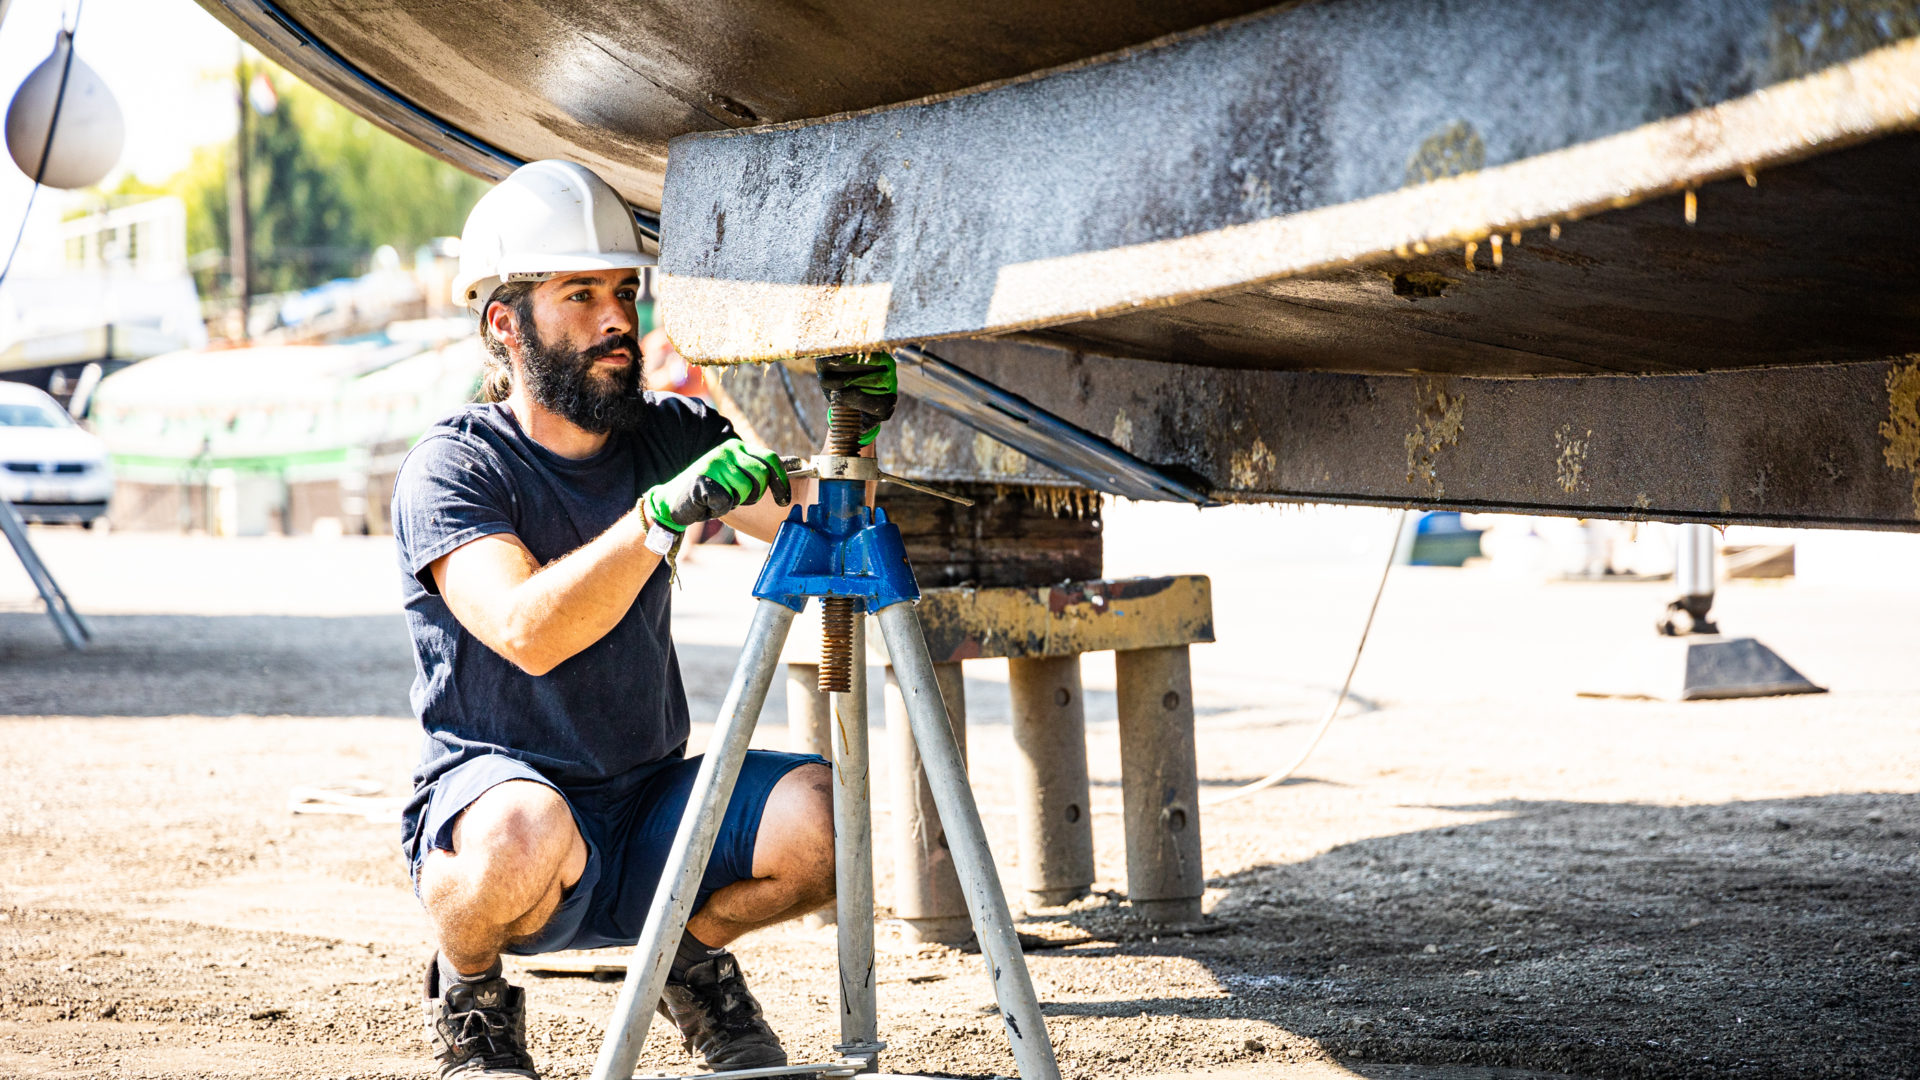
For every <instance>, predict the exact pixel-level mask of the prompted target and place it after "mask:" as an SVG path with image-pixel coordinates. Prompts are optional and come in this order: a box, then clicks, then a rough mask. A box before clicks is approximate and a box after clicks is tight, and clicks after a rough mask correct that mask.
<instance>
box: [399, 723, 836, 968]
mask: <svg viewBox="0 0 1920 1080" xmlns="http://www.w3.org/2000/svg"><path fill="white" fill-rule="evenodd" d="M810 762H819V763H821V764H824V763H825V761H824V759H822V758H820V757H817V756H815V755H813V754H783V753H777V752H774V751H770V750H749V751H747V758H746V761H745V763H744V764H742V765H741V767H740V779H739V781H738V782H737V783H736V784H735V785H734V789H733V798H732V800H730V801H729V802H728V803H727V816H726V819H725V821H724V822H723V823H722V824H721V826H720V835H719V836H718V837H717V838H715V840H714V844H713V857H712V858H711V859H709V860H708V862H707V872H706V875H705V876H704V877H702V878H701V879H700V892H699V895H698V896H697V897H696V898H695V900H694V910H696V911H697V910H699V908H700V906H701V905H702V904H705V903H706V902H707V897H709V896H711V895H713V894H714V893H715V892H717V891H718V890H720V889H724V888H726V887H727V886H728V885H731V884H733V883H734V882H736V881H744V880H746V879H748V878H751V877H752V876H753V844H754V839H755V838H756V837H757V836H758V834H759V831H760V816H761V813H762V811H764V810H765V809H766V806H767V796H768V795H769V794H771V793H772V792H773V788H774V785H775V784H778V783H779V782H780V778H781V777H783V776H785V775H787V774H788V773H789V772H792V771H793V770H794V769H797V768H799V767H800V766H802V765H805V764H808V763H810ZM699 771H700V759H699V758H697V757H692V758H668V759H666V760H664V761H657V762H654V763H653V764H650V765H643V766H641V767H640V768H637V769H634V770H632V771H631V772H628V773H626V774H624V775H621V776H617V777H614V778H613V779H611V780H604V781H601V782H599V783H597V784H593V785H585V786H570V787H561V786H560V785H558V784H556V783H554V782H553V781H551V780H549V779H547V778H546V777H544V776H542V775H541V774H540V773H539V772H537V771H536V770H535V769H534V768H533V767H532V766H530V765H528V764H526V763H525V762H523V761H519V760H517V759H515V758H510V757H507V756H506V755H504V754H488V755H487V756H485V757H479V758H475V759H473V760H472V761H468V762H463V763H462V764H460V765H458V766H455V767H454V768H453V769H450V770H448V771H447V772H446V773H443V774H442V775H441V776H440V777H438V778H437V779H436V780H435V781H434V782H433V789H432V792H431V794H430V795H429V796H428V801H427V807H426V812H425V813H424V814H423V815H422V818H421V822H420V830H419V833H418V835H419V837H420V840H421V842H420V843H419V845H418V848H417V850H418V854H417V855H416V856H415V857H414V861H413V865H412V867H411V870H412V873H413V881H414V888H415V890H416V891H417V890H418V889H419V887H420V864H421V863H422V862H423V861H424V860H425V859H426V857H427V852H428V851H430V850H433V849H439V850H441V851H452V850H453V823H454V819H456V818H458V817H459V816H460V814H461V812H462V811H464V810H466V808H467V807H469V806H471V805H473V801H474V800H475V799H478V798H479V797H480V796H481V795H484V794H486V792H487V791H488V790H489V789H490V788H492V787H493V786H494V785H496V784H501V783H505V782H506V781H509V780H531V781H533V782H535V783H538V784H545V785H546V786H548V787H550V788H552V789H553V790H554V791H556V792H559V794H560V797H561V798H563V799H565V800H566V801H567V806H568V808H569V809H571V810H572V811H573V823H574V824H575V825H576V826H578V827H579V829H580V836H581V838H582V839H583V840H585V841H586V842H587V868H586V870H585V871H583V872H582V873H581V875H580V880H579V881H578V882H576V883H575V884H574V886H573V889H572V890H571V891H570V892H568V893H567V895H566V897H565V898H564V899H562V900H561V901H560V907H559V909H558V910H556V911H555V912H554V913H553V918H551V919H548V920H547V925H546V926H544V927H542V928H541V929H540V931H539V932H538V933H537V934H535V935H533V936H532V937H531V938H529V939H525V940H522V941H518V942H515V943H513V944H511V945H508V946H507V951H508V952H511V953H519V954H523V955H524V954H531V953H544V952H555V951H557V950H560V949H597V948H602V947H604V946H608V945H631V944H633V943H634V942H635V941H636V940H638V938H639V937H640V929H641V927H642V926H644V925H645V924H646V921H647V908H648V907H649V906H650V905H651V904H652V902H653V892H654V886H655V885H657V884H658V883H659V881H660V877H661V874H662V873H663V872H664V871H665V869H666V865H667V855H668V852H669V851H670V850H671V849H672V847H673V835H674V832H675V831H676V830H678V829H679V828H680V817H681V815H682V814H683V813H684V812H685V811H686V808H687V799H688V796H689V795H691V794H692V791H693V778H694V775H695V774H696V773H698V772H699Z"/></svg>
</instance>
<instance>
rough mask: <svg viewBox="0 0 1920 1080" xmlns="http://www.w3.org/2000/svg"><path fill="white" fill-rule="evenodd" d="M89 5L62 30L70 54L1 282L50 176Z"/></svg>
mask: <svg viewBox="0 0 1920 1080" xmlns="http://www.w3.org/2000/svg"><path fill="white" fill-rule="evenodd" d="M86 6H87V0H80V2H79V3H77V4H75V5H74V6H73V25H72V26H66V27H62V28H61V30H60V34H61V36H62V37H64V38H65V39H66V42H67V58H66V59H65V60H64V61H62V62H61V64H60V87H59V89H58V90H56V91H55V92H54V95H53V114H52V115H51V116H49V117H47V141H46V142H44V143H42V144H41V146H40V164H39V166H38V167H37V168H35V169H34V170H33V189H32V190H31V191H29V192H27V208H26V209H25V210H23V211H21V213H20V228H18V229H17V230H15V231H14V234H13V247H12V248H11V249H10V250H9V251H8V252H7V263H6V265H5V266H0V285H4V284H6V282H7V275H8V274H11V273H13V260H14V258H15V256H17V255H19V254H20V240H21V238H22V237H24V236H26V235H27V222H28V221H29V220H31V219H32V218H33V200H34V197H35V196H37V195H39V194H40V181H41V180H43V179H45V178H46V175H47V162H48V161H50V160H51V159H52V158H53V136H54V133H55V132H57V131H59V130H60V109H61V107H62V106H63V105H65V104H66V103H67V76H68V75H71V74H72V73H73V38H74V35H75V34H77V33H79V32H80V13H81V11H83V10H85V9H86Z"/></svg>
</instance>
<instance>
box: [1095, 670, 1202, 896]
mask: <svg viewBox="0 0 1920 1080" xmlns="http://www.w3.org/2000/svg"><path fill="white" fill-rule="evenodd" d="M1113 667H1114V675H1115V681H1116V683H1117V688H1118V691H1119V695H1118V696H1119V699H1120V789H1121V800H1122V804H1123V807H1124V816H1125V820H1126V829H1127V894H1128V896H1129V897H1130V898H1131V899H1132V901H1133V908H1134V911H1135V913H1137V914H1138V915H1140V916H1141V917H1142V918H1144V919H1147V920H1148V921H1150V922H1156V923H1191V922H1198V921H1199V920H1200V895H1201V893H1202V892H1203V891H1205V889H1206V876H1205V875H1204V874H1203V873H1201V870H1200V797H1199V796H1200V775H1199V768H1198V765H1197V764H1196V762H1195V759H1194V747H1193V667H1192V665H1191V663H1190V662H1189V659H1188V656H1187V647H1186V646H1185V645H1176V646H1171V647H1168V648H1158V649H1132V650H1128V651H1125V652H1116V653H1114V657H1113Z"/></svg>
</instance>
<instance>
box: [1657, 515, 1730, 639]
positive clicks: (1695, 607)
mask: <svg viewBox="0 0 1920 1080" xmlns="http://www.w3.org/2000/svg"><path fill="white" fill-rule="evenodd" d="M1714 539H1715V536H1714V531H1713V526H1711V525H1682V526H1680V537H1679V539H1678V540H1676V541H1675V542H1674V549H1675V550H1674V553H1673V583H1674V584H1675V585H1676V586H1678V588H1679V592H1680V598H1679V599H1677V600H1675V601H1674V602H1673V603H1671V604H1668V605H1667V613H1666V615H1665V617H1663V618H1662V619H1661V621H1660V623H1659V630H1660V632H1661V633H1663V634H1679V633H1683V632H1684V633H1689V634H1717V633H1719V632H1720V628H1719V627H1718V626H1716V625H1714V622H1713V620H1712V619H1711V618H1710V617H1709V615H1710V614H1711V613H1712V611H1713V592H1714V584H1715V580H1714V579H1715V576H1716V572H1715V568H1714V565H1713V563H1714V550H1713V545H1714ZM1676 612H1684V613H1685V614H1686V616H1687V627H1686V629H1685V630H1684V631H1682V630H1681V628H1680V625H1679V623H1678V622H1676V621H1675V618H1674V616H1675V613H1676Z"/></svg>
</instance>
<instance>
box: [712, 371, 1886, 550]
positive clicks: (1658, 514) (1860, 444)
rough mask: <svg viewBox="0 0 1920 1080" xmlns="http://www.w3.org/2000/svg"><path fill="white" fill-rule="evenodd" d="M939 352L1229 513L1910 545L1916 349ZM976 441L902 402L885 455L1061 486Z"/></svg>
mask: <svg viewBox="0 0 1920 1080" xmlns="http://www.w3.org/2000/svg"><path fill="white" fill-rule="evenodd" d="M941 351H942V354H943V355H944V356H945V357H946V358H947V359H948V360H950V361H952V362H953V363H955V364H956V365H958V366H960V367H962V368H965V369H966V370H968V371H971V372H973V373H974V374H976V375H979V376H981V377H983V378H986V379H988V380H990V381H992V382H995V383H998V384H1000V385H1002V386H1005V387H1006V388H1008V389H1009V390H1011V391H1013V392H1014V393H1018V394H1024V395H1027V396H1030V397H1033V398H1034V399H1035V400H1041V401H1045V402H1047V403H1048V405H1049V406H1050V407H1051V408H1052V409H1053V411H1054V412H1056V413H1058V414H1059V415H1060V416H1061V417H1062V418H1063V419H1065V420H1068V421H1070V422H1072V423H1075V424H1078V425H1079V426H1081V427H1083V428H1086V429H1087V430H1089V431H1091V432H1092V433H1094V434H1095V435H1098V436H1101V437H1103V438H1106V439H1109V440H1110V441H1112V442H1113V443H1114V444H1115V445H1117V446H1120V447H1122V448H1123V449H1126V450H1128V451H1129V452H1131V453H1133V454H1134V455H1136V456H1138V457H1140V458H1142V459H1144V460H1146V461H1150V462H1152V463H1154V464H1155V465H1157V466H1158V467H1160V468H1162V469H1165V470H1169V471H1172V472H1175V473H1178V474H1180V475H1182V476H1185V477H1187V478H1188V479H1189V480H1190V481H1191V482H1192V483H1193V484H1195V485H1196V486H1199V487H1201V488H1202V489H1203V490H1205V491H1207V492H1208V493H1209V494H1211V495H1212V496H1213V497H1214V498H1216V499H1220V500H1222V501H1227V502H1327V503H1349V504H1361V505H1375V506H1410V507H1417V508H1422V509H1433V510H1442V509H1457V510H1486V511H1510V512H1515V513H1529V514H1564V515H1570V516H1575V517H1603V518H1619V519H1626V520H1649V521H1699V522H1706V523H1709V524H1753V525H1788V526H1814V527H1821V526H1825V527H1835V528H1861V529H1891V530H1900V531H1920V353H1916V354H1906V355H1900V356H1892V357H1887V358H1884V359H1880V360H1874V361H1867V362H1860V363H1849V364H1822V365H1809V366H1801V367H1785V368H1781V367H1775V368H1763V369H1756V370H1745V371H1722V372H1711V373H1700V374H1693V375H1652V376H1605V377H1596V376H1575V377H1557V378H1470V377H1460V376H1454V375H1445V374H1412V375H1353V374H1337V373H1330V372H1299V371H1258V370H1244V369H1227V368H1198V367H1191V366H1183V365H1178V364H1170V363H1163V362H1158V361H1151V360H1134V359H1120V358H1116V357H1113V356H1104V355H1100V354H1098V353H1092V352H1080V351H1074V350H1070V349H1063V348H1060V347H1058V346H1056V345H1053V344H1051V343H1042V342H1029V341H1011V340H999V341H950V342H946V343H944V344H943V345H942V346H941ZM710 370H712V369H710ZM772 372H773V369H772V368H770V367H769V366H763V365H755V366H746V367H739V368H730V369H727V371H726V374H725V376H724V385H726V386H727V387H729V388H731V389H732V390H733V391H734V392H735V393H734V396H733V397H732V398H730V399H729V400H730V401H732V402H733V403H734V408H735V409H736V410H738V412H737V415H740V416H742V417H744V418H745V421H746V422H747V423H748V424H749V425H752V426H758V425H763V424H764V425H766V426H767V427H769V428H774V427H777V425H778V424H779V423H780V422H782V421H783V419H784V420H786V422H788V423H791V422H792V421H791V420H790V419H788V418H789V417H790V416H791V411H790V410H789V409H788V407H787V405H786V404H785V399H784V395H778V394H775V393H773V392H771V390H770V387H775V384H776V377H775V376H774V375H773V373H772ZM984 438H985V437H984V436H980V435H979V434H978V433H977V432H974V431H972V430H971V429H969V428H967V427H965V426H964V425H963V424H961V423H959V422H958V421H956V420H954V419H952V418H951V417H948V416H945V415H942V414H940V413H938V412H936V411H934V410H932V409H927V408H915V407H913V403H912V402H906V403H903V407H902V408H901V409H900V411H899V413H898V414H897V415H896V419H895V420H894V422H892V423H890V424H888V425H887V427H886V428H885V429H883V430H882V432H881V436H880V440H881V441H880V454H881V457H882V458H884V459H886V460H887V461H888V463H889V465H888V467H889V468H890V469H894V470H896V471H899V472H901V473H903V474H904V475H907V476H910V477H915V478H918V479H922V480H927V481H934V482H947V483H953V482H956V481H968V480H974V481H978V480H988V481H992V482H996V483H1000V484H1006V485H1029V486H1033V487H1037V488H1045V487H1049V486H1059V485H1065V484H1067V483H1069V481H1067V480H1066V479H1065V478H1064V477H1061V476H1059V475H1058V474H1055V473H1052V472H1050V471H1048V470H1046V469H1045V468H1043V467H1041V466H1039V465H1037V464H1035V463H1033V462H1031V461H1028V460H1026V459H1024V458H1022V457H1021V456H1020V455H1019V454H1017V453H1015V452H1014V451H1012V450H1009V449H1007V448H1005V447H1001V448H1000V451H999V452H994V451H992V450H991V449H990V448H984V447H982V446H981V445H980V444H979V443H978V441H977V440H983V439H984ZM989 441H990V440H989Z"/></svg>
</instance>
